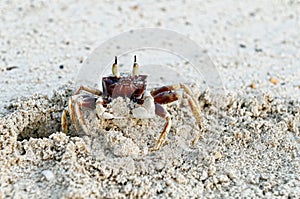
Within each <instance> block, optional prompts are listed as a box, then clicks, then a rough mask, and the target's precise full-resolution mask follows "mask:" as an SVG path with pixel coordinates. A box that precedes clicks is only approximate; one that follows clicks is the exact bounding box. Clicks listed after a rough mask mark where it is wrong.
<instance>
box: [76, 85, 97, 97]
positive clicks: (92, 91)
mask: <svg viewBox="0 0 300 199" xmlns="http://www.w3.org/2000/svg"><path fill="white" fill-rule="evenodd" d="M80 91H86V92H88V93H92V94H94V95H98V96H101V95H102V92H101V91H100V90H98V89H96V88H89V87H87V86H80V87H79V88H78V89H77V90H76V92H75V93H74V95H78V94H79V93H80Z"/></svg>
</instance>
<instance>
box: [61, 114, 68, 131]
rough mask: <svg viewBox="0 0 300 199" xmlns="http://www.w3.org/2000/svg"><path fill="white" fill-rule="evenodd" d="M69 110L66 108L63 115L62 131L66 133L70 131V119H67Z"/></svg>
mask: <svg viewBox="0 0 300 199" xmlns="http://www.w3.org/2000/svg"><path fill="white" fill-rule="evenodd" d="M67 114H68V110H66V109H64V110H63V112H62V115H61V131H62V132H63V133H65V134H67V133H68V119H67Z"/></svg>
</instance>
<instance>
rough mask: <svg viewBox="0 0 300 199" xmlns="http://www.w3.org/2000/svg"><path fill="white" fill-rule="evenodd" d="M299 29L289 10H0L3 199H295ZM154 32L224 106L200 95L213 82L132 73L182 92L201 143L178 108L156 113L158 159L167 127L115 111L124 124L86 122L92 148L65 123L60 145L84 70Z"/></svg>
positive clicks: (298, 12) (53, 6)
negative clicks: (113, 42)
mask: <svg viewBox="0 0 300 199" xmlns="http://www.w3.org/2000/svg"><path fill="white" fill-rule="evenodd" d="M299 21H300V3H299V2H298V1H274V2H271V1H255V2H253V1H243V3H242V2H239V3H238V2H236V1H233V0H226V1H222V2H220V1H199V2H197V3H196V1H195V2H188V1H173V2H169V1H145V2H144V3H137V2H132V1H122V2H117V1H101V2H99V1H95V0H90V1H85V2H78V1H74V0H68V1H64V3H58V2H48V1H43V0H37V1H2V2H0V46H1V48H0V85H1V86H0V198H300V133H299V130H300V61H299V60H300V51H299V48H300V36H299V30H300V23H299ZM150 27H151V28H161V29H167V30H172V31H176V32H178V33H180V34H182V35H184V36H186V37H187V38H190V39H191V40H193V41H194V42H195V43H197V44H198V45H199V46H201V49H202V50H203V52H205V53H207V56H208V57H209V58H210V60H211V62H212V64H213V66H214V67H215V68H214V71H215V72H216V73H217V74H218V75H219V76H218V77H219V78H217V79H210V80H209V81H211V82H214V81H216V82H221V83H222V88H223V90H222V96H218V95H216V93H214V91H213V90H211V89H210V88H209V86H208V87H205V86H203V87H202V83H203V82H204V81H202V80H203V79H201V78H202V76H203V77H204V79H205V78H209V77H215V76H214V75H215V74H211V75H212V76H208V74H207V73H206V74H205V73H204V74H200V75H202V76H201V77H200V76H198V74H197V73H194V72H193V71H192V70H190V68H189V63H187V61H186V60H180V59H178V56H177V57H176V56H173V55H167V53H165V52H159V51H156V52H154V51H150V53H149V52H148V54H151V55H152V57H147V55H148V54H147V51H145V52H142V53H139V52H138V53H137V54H138V62H139V63H140V64H141V70H142V71H143V70H146V67H153V66H154V65H155V64H156V65H158V64H159V65H160V66H164V65H165V66H167V67H168V68H167V69H164V70H161V71H152V73H151V74H153V76H155V74H157V75H161V76H159V77H157V79H159V80H162V81H163V80H164V77H165V79H166V80H165V81H166V82H167V81H168V80H169V79H170V76H171V75H170V74H171V72H170V74H168V73H167V72H168V70H169V69H172V70H174V71H176V72H178V74H179V75H180V76H179V77H180V78H182V79H184V78H186V79H189V80H190V81H191V84H190V85H189V86H190V87H191V90H192V92H193V95H194V97H195V99H196V101H197V104H198V106H199V108H200V109H201V112H200V114H201V118H202V123H203V129H201V130H199V127H198V125H197V121H196V119H195V117H194V115H193V112H192V111H191V109H190V107H189V102H188V100H187V98H186V96H183V98H181V99H180V100H179V101H177V102H175V103H172V104H169V105H165V108H166V110H167V111H168V113H169V114H170V117H171V119H172V126H171V129H170V133H169V134H168V136H167V138H166V142H165V143H164V144H163V146H162V147H161V149H160V150H157V151H151V148H152V147H153V146H154V145H155V143H156V140H157V139H158V137H159V135H160V132H161V131H162V129H163V127H164V124H165V121H164V119H163V118H161V117H158V116H155V117H152V118H147V119H136V118H133V117H132V116H131V115H130V114H129V113H130V112H131V111H132V109H129V108H128V106H129V105H128V104H129V103H131V102H128V101H126V100H125V101H124V99H123V100H122V99H119V98H117V99H116V100H115V101H113V102H112V103H111V104H110V105H109V107H110V108H111V111H112V113H114V114H117V113H118V114H121V115H122V114H123V115H122V116H124V114H125V117H120V118H113V119H104V118H97V117H93V118H92V119H91V120H90V121H88V124H87V126H88V127H89V128H90V129H89V130H90V131H91V132H92V133H90V134H89V133H86V132H83V131H82V130H79V131H76V130H75V127H74V125H73V124H71V121H70V119H68V122H69V125H68V133H67V134H65V133H63V132H61V115H62V112H63V110H64V109H66V107H67V106H68V100H69V98H70V97H71V96H72V95H73V94H74V91H75V90H76V89H78V81H77V80H78V77H81V76H82V74H83V71H84V70H83V69H85V68H84V67H85V64H86V60H87V58H88V57H90V56H91V54H92V53H93V52H95V50H96V49H97V48H99V45H100V44H101V43H103V42H105V41H107V40H108V39H111V38H112V37H114V36H116V35H119V34H121V33H124V32H126V31H130V30H132V29H136V28H139V29H141V28H150ZM170 40H171V39H170ZM174 42H175V41H174ZM183 48H185V46H183ZM108 51H109V49H108ZM134 53H135V52H131V54H130V53H129V54H128V56H127V55H124V56H123V57H121V58H120V63H121V65H120V66H121V67H120V68H121V69H122V70H125V68H126V66H127V65H130V67H131V64H132V54H134ZM103 56H104V55H103ZM153 56H155V59H153ZM99 57H100V58H101V56H99ZM112 59H113V57H112ZM107 64H109V63H107ZM151 64H152V65H151ZM143 66H144V67H145V68H144V69H143ZM128 69H129V70H131V68H128ZM126 70H127V68H126ZM166 71H167V72H166ZM169 71H171V70H169ZM88 72H91V71H87V74H88ZM99 73H100V72H99ZM97 74H98V72H97ZM172 74H173V73H172ZM174 74H175V73H174ZM176 74H177V73H176ZM168 75H169V76H168ZM176 77H177V76H176ZM87 78H88V77H87ZM91 78H93V80H92V81H95V82H97V81H99V85H98V86H99V87H100V88H101V85H100V80H101V77H99V78H98V77H97V78H95V77H91ZM168 78H169V79H168ZM174 78H175V76H174ZM175 79H176V78H175ZM167 83H168V82H167ZM203 85H205V83H203ZM150 86H151V85H150V84H149V87H150ZM180 94H182V92H180ZM87 113H91V112H87ZM127 114H128V115H127ZM198 135H201V136H200V139H199V141H198V142H197V144H196V145H192V144H191V142H192V140H193V139H194V138H195V136H198Z"/></svg>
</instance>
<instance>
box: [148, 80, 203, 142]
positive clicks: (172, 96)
mask: <svg viewBox="0 0 300 199" xmlns="http://www.w3.org/2000/svg"><path fill="white" fill-rule="evenodd" d="M180 89H183V90H184V95H183V96H184V97H185V98H187V100H188V103H189V106H190V108H191V110H192V113H193V115H194V117H195V119H196V121H197V123H198V126H199V131H200V132H199V133H198V135H196V136H195V138H194V139H193V141H192V144H193V145H195V144H196V143H197V142H198V140H199V138H200V137H201V131H202V118H201V115H200V107H199V105H198V103H197V100H196V99H195V97H194V96H193V94H192V92H191V90H190V89H189V87H188V86H187V85H185V84H174V85H169V86H163V87H159V88H155V89H153V90H152V91H151V95H152V96H153V97H154V101H155V103H156V104H167V103H170V102H174V101H176V100H178V99H179V95H178V94H177V93H176V92H175V91H176V90H180ZM167 124H168V122H167ZM164 131H165V129H164ZM164 131H163V133H164ZM163 133H162V134H161V136H160V138H159V140H162V139H164V138H165V137H166V134H167V133H164V134H165V135H163ZM160 142H161V141H160ZM158 144H159V143H157V145H158ZM161 145H162V143H160V146H161Z"/></svg>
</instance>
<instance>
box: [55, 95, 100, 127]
mask: <svg viewBox="0 0 300 199" xmlns="http://www.w3.org/2000/svg"><path fill="white" fill-rule="evenodd" d="M81 107H85V108H88V109H95V108H96V98H95V97H90V96H80V95H75V96H72V97H70V98H69V115H70V118H71V121H72V123H73V124H74V126H75V129H76V131H78V130H79V126H78V122H79V123H80V125H81V126H82V128H83V130H84V131H86V130H87V127H86V122H85V119H84V117H83V114H82V111H81ZM67 113H68V111H67V110H64V111H63V113H62V117H61V126H62V132H64V133H67V132H68V123H67Z"/></svg>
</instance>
